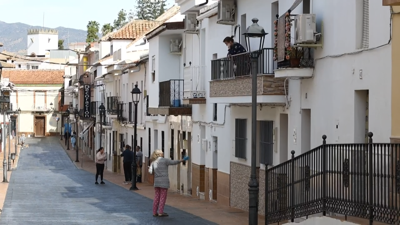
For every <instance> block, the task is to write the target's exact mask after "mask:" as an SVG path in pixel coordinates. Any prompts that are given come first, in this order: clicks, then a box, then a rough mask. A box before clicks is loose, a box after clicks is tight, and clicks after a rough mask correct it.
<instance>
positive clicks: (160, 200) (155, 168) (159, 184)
mask: <svg viewBox="0 0 400 225" xmlns="http://www.w3.org/2000/svg"><path fill="white" fill-rule="evenodd" d="M188 159H189V157H188V156H185V157H184V158H183V160H171V159H166V158H164V153H163V152H162V151H161V150H155V151H154V152H153V154H152V155H151V161H152V163H151V165H150V166H149V173H150V174H154V190H155V195H154V201H153V216H154V217H157V216H159V217H165V216H168V214H167V213H165V212H164V206H165V202H166V201H167V193H168V188H169V177H168V167H169V166H171V165H177V164H179V163H181V162H184V161H186V160H188Z"/></svg>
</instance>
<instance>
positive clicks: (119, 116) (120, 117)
mask: <svg viewBox="0 0 400 225" xmlns="http://www.w3.org/2000/svg"><path fill="white" fill-rule="evenodd" d="M123 113H124V103H123V102H119V103H118V111H117V119H118V121H120V122H123V121H127V119H126V118H125V117H123Z"/></svg>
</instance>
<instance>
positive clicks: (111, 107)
mask: <svg viewBox="0 0 400 225" xmlns="http://www.w3.org/2000/svg"><path fill="white" fill-rule="evenodd" d="M107 113H108V114H111V115H116V114H117V113H118V96H112V97H107Z"/></svg>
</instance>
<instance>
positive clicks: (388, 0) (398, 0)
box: [382, 0, 400, 6]
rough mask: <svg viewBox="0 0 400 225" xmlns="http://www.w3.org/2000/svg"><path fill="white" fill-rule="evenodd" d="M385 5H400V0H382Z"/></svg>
mask: <svg viewBox="0 0 400 225" xmlns="http://www.w3.org/2000/svg"><path fill="white" fill-rule="evenodd" d="M382 5H384V6H400V0H382Z"/></svg>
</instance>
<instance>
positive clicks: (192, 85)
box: [183, 66, 206, 105]
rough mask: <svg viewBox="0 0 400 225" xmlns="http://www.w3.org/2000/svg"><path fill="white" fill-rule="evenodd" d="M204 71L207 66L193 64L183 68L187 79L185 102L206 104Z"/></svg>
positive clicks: (188, 103)
mask: <svg viewBox="0 0 400 225" xmlns="http://www.w3.org/2000/svg"><path fill="white" fill-rule="evenodd" d="M204 72H205V66H192V67H187V68H185V69H184V70H183V73H184V74H183V76H184V80H185V81H184V87H185V88H184V93H183V103H184V104H187V105H192V104H206V89H205V85H204V84H205V81H204Z"/></svg>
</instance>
